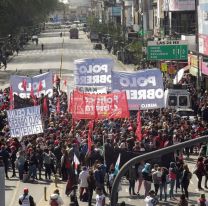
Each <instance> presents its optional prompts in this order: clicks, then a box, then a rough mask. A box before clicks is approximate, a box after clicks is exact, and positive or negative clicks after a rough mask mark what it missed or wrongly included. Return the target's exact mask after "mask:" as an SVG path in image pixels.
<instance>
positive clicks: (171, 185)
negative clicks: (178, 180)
mask: <svg viewBox="0 0 208 206" xmlns="http://www.w3.org/2000/svg"><path fill="white" fill-rule="evenodd" d="M169 184H170V188H169V196H170V198H172V197H174V196H173V189H174V186H175V180H170V183H169Z"/></svg>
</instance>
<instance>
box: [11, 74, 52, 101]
mask: <svg viewBox="0 0 208 206" xmlns="http://www.w3.org/2000/svg"><path fill="white" fill-rule="evenodd" d="M24 84H25V85H24ZM10 85H11V87H12V90H13V94H16V95H19V96H20V97H21V98H29V97H30V95H31V90H33V92H34V95H36V96H37V97H40V96H41V94H44V95H48V97H52V96H53V75H52V72H47V73H44V74H40V75H37V76H33V77H27V76H18V75H11V77H10Z"/></svg>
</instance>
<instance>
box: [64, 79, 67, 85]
mask: <svg viewBox="0 0 208 206" xmlns="http://www.w3.org/2000/svg"><path fill="white" fill-rule="evenodd" d="M66 84H67V81H66V79H65V80H64V86H65V87H66Z"/></svg>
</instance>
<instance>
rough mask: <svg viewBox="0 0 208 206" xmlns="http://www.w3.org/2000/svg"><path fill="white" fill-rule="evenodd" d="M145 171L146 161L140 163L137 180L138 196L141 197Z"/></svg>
mask: <svg viewBox="0 0 208 206" xmlns="http://www.w3.org/2000/svg"><path fill="white" fill-rule="evenodd" d="M143 169H144V161H142V162H140V164H139V166H138V168H137V180H138V189H137V195H140V194H139V192H140V189H141V187H142V183H143V176H142V170H143Z"/></svg>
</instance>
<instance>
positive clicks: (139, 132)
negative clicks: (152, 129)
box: [135, 110, 142, 141]
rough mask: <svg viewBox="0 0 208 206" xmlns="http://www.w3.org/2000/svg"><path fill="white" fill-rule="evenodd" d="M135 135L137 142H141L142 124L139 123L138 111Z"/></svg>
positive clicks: (139, 114) (139, 113)
mask: <svg viewBox="0 0 208 206" xmlns="http://www.w3.org/2000/svg"><path fill="white" fill-rule="evenodd" d="M135 134H136V136H137V140H138V141H141V140H142V123H141V112H140V110H138V113H137V129H136V132H135Z"/></svg>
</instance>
